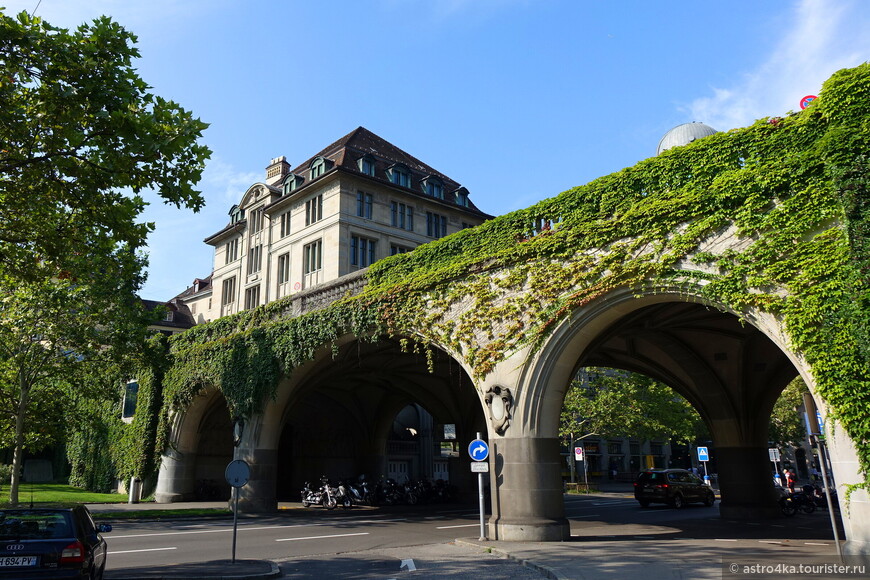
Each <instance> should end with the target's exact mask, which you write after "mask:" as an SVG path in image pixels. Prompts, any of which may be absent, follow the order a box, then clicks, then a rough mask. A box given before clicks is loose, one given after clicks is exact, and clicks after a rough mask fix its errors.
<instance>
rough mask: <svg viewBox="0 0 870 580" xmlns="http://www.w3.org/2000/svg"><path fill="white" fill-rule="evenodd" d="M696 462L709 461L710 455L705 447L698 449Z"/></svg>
mask: <svg viewBox="0 0 870 580" xmlns="http://www.w3.org/2000/svg"><path fill="white" fill-rule="evenodd" d="M698 461H710V454H709V453H707V448H706V447H698Z"/></svg>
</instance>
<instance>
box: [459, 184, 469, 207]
mask: <svg viewBox="0 0 870 580" xmlns="http://www.w3.org/2000/svg"><path fill="white" fill-rule="evenodd" d="M456 205H461V206H462V207H468V190H467V189H465V188H464V187H460V188H459V189H457V190H456Z"/></svg>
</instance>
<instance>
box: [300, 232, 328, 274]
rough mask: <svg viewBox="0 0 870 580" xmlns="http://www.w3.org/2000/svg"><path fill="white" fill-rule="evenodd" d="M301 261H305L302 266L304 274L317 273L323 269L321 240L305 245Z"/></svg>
mask: <svg viewBox="0 0 870 580" xmlns="http://www.w3.org/2000/svg"><path fill="white" fill-rule="evenodd" d="M303 259H304V260H305V262H304V264H303V266H302V270H303V273H304V274H311V273H312V272H317V271H318V270H320V269H321V268H322V267H323V243H322V242H321V240H317V241H316V242H312V243H310V244H306V245H305V247H304V248H303Z"/></svg>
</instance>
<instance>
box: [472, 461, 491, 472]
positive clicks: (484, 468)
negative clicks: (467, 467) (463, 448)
mask: <svg viewBox="0 0 870 580" xmlns="http://www.w3.org/2000/svg"><path fill="white" fill-rule="evenodd" d="M471 473H489V463H481V462H480V461H475V462H474V463H472V464H471Z"/></svg>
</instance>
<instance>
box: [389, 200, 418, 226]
mask: <svg viewBox="0 0 870 580" xmlns="http://www.w3.org/2000/svg"><path fill="white" fill-rule="evenodd" d="M390 224H391V225H392V226H393V227H394V228H400V229H403V230H408V231H409V232H413V231H414V208H413V207H411V206H410V205H405V204H404V203H399V202H397V201H393V202H390Z"/></svg>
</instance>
